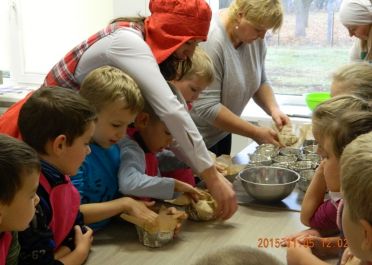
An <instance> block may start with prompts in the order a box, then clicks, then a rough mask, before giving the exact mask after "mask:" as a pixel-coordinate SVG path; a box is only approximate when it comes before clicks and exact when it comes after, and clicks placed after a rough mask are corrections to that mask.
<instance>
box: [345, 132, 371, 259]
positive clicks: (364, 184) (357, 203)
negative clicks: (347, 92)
mask: <svg viewBox="0 0 372 265" xmlns="http://www.w3.org/2000/svg"><path fill="white" fill-rule="evenodd" d="M371 149H372V132H370V133H367V134H363V135H361V136H359V137H357V138H356V139H355V140H353V141H352V142H351V143H350V144H349V145H347V146H346V148H345V149H344V151H343V153H342V157H341V186H342V191H343V195H344V207H343V213H342V228H343V231H344V234H345V237H346V239H347V243H348V246H349V248H350V251H351V253H352V254H353V255H354V256H355V257H357V258H359V259H360V260H361V261H362V262H361V263H360V264H372V208H371V204H370V203H369V202H370V201H371V200H372V196H371V195H372V192H371V191H372V176H371V172H372V167H371V165H372V163H371V162H372V153H371Z"/></svg>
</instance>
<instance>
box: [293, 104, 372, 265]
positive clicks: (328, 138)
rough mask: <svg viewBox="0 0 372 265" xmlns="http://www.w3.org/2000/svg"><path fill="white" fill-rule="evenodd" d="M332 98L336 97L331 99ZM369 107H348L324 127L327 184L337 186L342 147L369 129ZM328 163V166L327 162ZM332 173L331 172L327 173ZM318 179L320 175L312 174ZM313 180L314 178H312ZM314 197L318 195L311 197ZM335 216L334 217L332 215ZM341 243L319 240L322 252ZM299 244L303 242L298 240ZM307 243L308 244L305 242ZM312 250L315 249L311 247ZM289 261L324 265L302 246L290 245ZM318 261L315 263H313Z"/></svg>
mask: <svg viewBox="0 0 372 265" xmlns="http://www.w3.org/2000/svg"><path fill="white" fill-rule="evenodd" d="M334 99H335V100H336V99H337V98H334ZM370 110H371V108H370V107H369V106H368V104H367V108H366V109H363V108H362V109H360V110H359V111H355V110H350V111H349V112H344V113H343V114H341V115H340V116H338V117H334V120H333V121H330V122H329V125H328V127H327V129H326V130H325V131H324V133H323V146H322V149H323V154H324V155H325V161H324V181H325V182H326V184H327V187H333V188H335V187H339V183H340V177H339V173H340V161H339V159H340V157H341V154H342V152H343V149H344V148H345V146H346V145H347V144H349V143H350V142H351V141H352V140H353V139H355V138H356V137H357V136H359V135H361V134H364V133H367V132H370V131H372V113H371V111H370ZM327 164H328V165H327ZM332 172H333V174H332V175H331V174H330V173H332ZM314 177H317V178H319V179H320V178H321V177H320V175H318V176H314ZM313 181H316V180H315V179H314V180H313ZM314 200H317V198H314ZM334 218H335V219H337V216H336V217H334ZM311 240H312V241H313V242H312V243H311V244H312V246H314V244H315V243H314V242H315V241H317V239H316V238H311V237H310V238H306V239H305V240H304V242H311ZM343 242H346V241H344V239H343V238H342V237H341V238H340V237H338V238H327V239H324V240H323V243H321V245H322V247H323V251H324V253H325V254H327V253H326V252H329V251H332V250H333V252H334V251H337V250H343V249H344V248H345V246H346V244H344V243H343ZM300 243H302V242H300ZM305 245H309V243H305ZM312 250H313V251H314V250H316V249H312ZM288 260H289V261H291V262H289V264H314V265H316V264H326V263H324V262H322V261H320V260H319V259H318V258H317V257H315V256H313V255H311V251H305V250H304V248H303V247H294V248H289V250H288ZM316 261H318V262H316Z"/></svg>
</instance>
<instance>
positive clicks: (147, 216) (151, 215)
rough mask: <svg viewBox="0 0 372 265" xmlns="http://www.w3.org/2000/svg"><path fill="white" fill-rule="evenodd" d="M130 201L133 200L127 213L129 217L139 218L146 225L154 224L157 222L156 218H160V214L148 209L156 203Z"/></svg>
mask: <svg viewBox="0 0 372 265" xmlns="http://www.w3.org/2000/svg"><path fill="white" fill-rule="evenodd" d="M130 199H131V202H130V209H129V211H128V212H127V213H128V215H131V216H134V217H137V218H138V219H140V220H142V221H144V223H147V224H152V223H154V222H155V220H156V218H157V217H158V214H157V213H155V212H154V211H152V210H151V209H149V208H148V207H151V206H153V205H154V204H155V202H154V201H152V202H146V201H137V200H134V199H132V198H130Z"/></svg>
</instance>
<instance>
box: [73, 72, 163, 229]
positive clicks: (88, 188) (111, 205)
mask: <svg viewBox="0 0 372 265" xmlns="http://www.w3.org/2000/svg"><path fill="white" fill-rule="evenodd" d="M79 93H80V95H81V96H82V97H84V98H85V99H87V100H88V101H89V103H90V104H91V105H92V106H93V107H94V108H95V109H96V111H97V121H96V129H95V131H94V134H93V138H92V140H93V142H92V143H91V144H90V145H89V147H90V149H91V153H90V154H89V155H88V156H87V157H86V159H85V161H84V162H83V164H82V166H81V167H80V169H79V171H78V174H76V175H75V176H73V177H72V183H73V184H74V185H75V187H76V188H77V189H78V190H79V192H80V196H81V204H82V205H81V206H80V210H81V211H82V212H83V214H84V217H85V218H84V221H85V223H87V224H91V225H90V226H91V227H92V228H94V229H95V230H97V229H100V228H102V227H103V226H105V225H106V224H107V223H108V222H109V218H110V217H112V216H115V215H118V214H120V213H123V212H126V213H127V214H129V215H133V216H135V217H137V218H140V219H141V220H148V221H149V222H151V221H152V220H155V218H156V216H157V214H156V213H155V212H153V211H151V210H150V209H148V208H147V206H150V205H151V203H148V202H145V203H144V202H140V201H136V200H134V199H132V198H129V197H122V198H119V196H118V195H119V192H118V178H117V174H118V169H119V164H120V150H119V147H118V145H117V144H116V143H117V141H118V140H120V139H121V138H122V137H124V136H125V134H126V130H127V126H128V124H130V123H132V122H133V120H134V117H135V116H136V114H137V113H138V112H139V111H140V110H141V109H142V108H143V98H142V95H141V92H140V89H139V88H138V86H137V84H136V83H135V82H134V80H133V79H132V78H131V77H130V76H128V75H127V74H125V73H124V72H123V71H121V70H119V69H117V68H114V67H111V66H103V67H100V68H97V69H95V70H94V71H92V72H91V73H89V74H88V75H87V76H86V78H85V79H84V80H83V82H82V84H81V88H80V92H79Z"/></svg>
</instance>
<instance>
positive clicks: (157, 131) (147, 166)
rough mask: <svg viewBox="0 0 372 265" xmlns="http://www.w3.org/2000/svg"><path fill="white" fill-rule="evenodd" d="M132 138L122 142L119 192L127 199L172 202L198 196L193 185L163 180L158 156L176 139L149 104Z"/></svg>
mask: <svg viewBox="0 0 372 265" xmlns="http://www.w3.org/2000/svg"><path fill="white" fill-rule="evenodd" d="M134 127H135V128H130V129H128V135H129V137H127V138H124V139H122V140H120V141H119V143H118V144H119V147H120V159H121V163H120V168H119V173H118V178H119V191H120V192H121V193H122V194H124V195H131V196H136V197H142V198H154V199H160V200H169V199H172V198H174V197H175V196H176V193H175V192H186V193H190V194H191V195H198V194H199V192H198V191H197V190H195V189H194V188H193V187H192V186H191V185H189V184H187V183H184V182H182V181H179V180H176V179H174V178H167V177H160V173H159V168H158V161H157V158H156V153H158V152H160V151H162V150H163V149H164V148H166V147H168V146H169V145H170V143H171V142H172V140H173V138H172V135H171V134H170V132H169V131H168V129H167V127H166V126H165V124H164V123H163V122H162V121H161V120H160V118H159V117H158V116H157V115H156V114H155V112H154V111H153V109H152V108H151V107H150V105H149V104H146V103H145V108H144V110H143V111H142V112H140V113H139V114H138V115H137V117H136V119H135V121H134Z"/></svg>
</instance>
